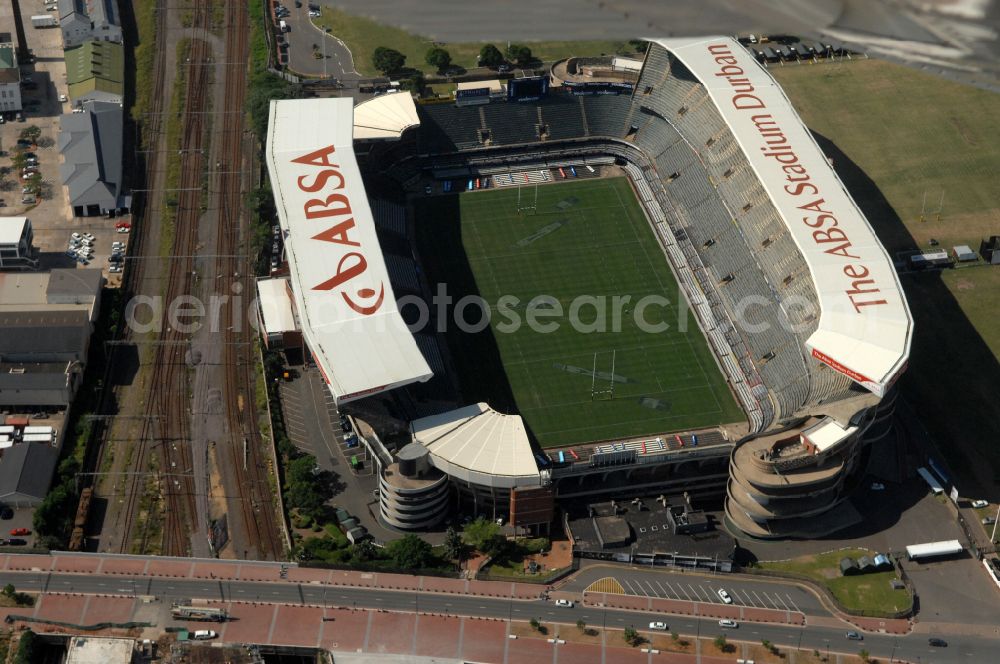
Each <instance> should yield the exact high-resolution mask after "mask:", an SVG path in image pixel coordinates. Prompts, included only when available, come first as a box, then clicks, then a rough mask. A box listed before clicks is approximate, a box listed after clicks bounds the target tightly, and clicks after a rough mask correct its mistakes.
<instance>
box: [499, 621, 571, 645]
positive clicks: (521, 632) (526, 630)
mask: <svg viewBox="0 0 1000 664" xmlns="http://www.w3.org/2000/svg"><path fill="white" fill-rule="evenodd" d="M539 628H540V629H537V630H536V629H534V628H533V627H532V626H531V624H530V623H526V622H516V623H511V625H510V633H511V634H514V635H516V636H517V638H519V639H550V638H553V635H554V634H555V625H552V624H550V623H541V624H540V625H539ZM567 631H569V630H567ZM563 638H566V637H563ZM566 640H567V641H568V640H569V639H566Z"/></svg>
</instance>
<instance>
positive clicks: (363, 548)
mask: <svg viewBox="0 0 1000 664" xmlns="http://www.w3.org/2000/svg"><path fill="white" fill-rule="evenodd" d="M377 557H378V549H376V548H375V544H374V543H372V541H371V540H370V539H363V540H361V541H360V542H358V543H357V544H354V545H352V546H351V560H352V561H355V562H362V563H363V562H368V561H369V560H374V559H375V558H377Z"/></svg>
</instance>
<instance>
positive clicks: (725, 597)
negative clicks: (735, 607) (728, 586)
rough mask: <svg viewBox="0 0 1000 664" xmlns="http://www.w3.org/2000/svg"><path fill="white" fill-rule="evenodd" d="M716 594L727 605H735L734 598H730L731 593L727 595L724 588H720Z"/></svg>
mask: <svg viewBox="0 0 1000 664" xmlns="http://www.w3.org/2000/svg"><path fill="white" fill-rule="evenodd" d="M716 594H717V595H718V596H719V599H721V600H722V601H723V602H724V603H725V604H732V603H733V598H732V597H730V596H729V593H727V592H726V591H725V590H723V589H722V588H719V589H718V590H717V591H716Z"/></svg>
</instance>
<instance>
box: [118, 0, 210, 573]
mask: <svg viewBox="0 0 1000 664" xmlns="http://www.w3.org/2000/svg"><path fill="white" fill-rule="evenodd" d="M210 20H211V5H210V4H208V3H202V4H200V5H196V6H195V7H194V9H193V16H192V24H193V26H194V28H195V30H197V29H204V30H207V29H208V26H209V21H210ZM188 43H189V45H190V47H189V50H188V54H187V60H188V63H189V64H190V65H191V66H190V67H188V70H187V78H186V80H185V105H184V111H183V115H182V118H181V127H182V134H181V151H180V155H179V158H180V160H181V165H180V182H179V191H178V194H177V204H176V208H175V212H176V216H175V219H174V238H173V244H172V246H171V248H170V256H172V257H173V258H170V259H169V260H168V261H167V265H168V266H169V269H168V276H167V281H166V292H165V293H164V301H165V302H166V303H171V302H174V301H175V300H176V299H177V298H178V297H180V296H181V295H187V294H190V293H191V292H192V285H193V283H192V282H193V279H192V268H193V258H192V256H194V254H195V252H196V249H197V235H198V220H199V217H200V215H201V174H202V172H203V170H204V163H203V162H204V156H203V150H204V144H205V141H206V124H205V123H206V114H205V113H204V111H205V109H206V108H207V102H208V100H207V94H208V90H209V85H210V78H209V76H210V69H209V63H210V60H211V49H210V47H209V45H208V43H207V41H205V40H204V39H199V38H197V37H195V38H192V39H191V40H190V41H189V42H188ZM145 230H146V232H153V230H154V229H145ZM155 230H157V231H158V230H159V229H155ZM188 340H189V338H188V336H187V335H186V334H183V333H181V332H179V331H177V330H174V329H172V328H170V327H167V328H166V329H164V330H162V331H161V333H160V336H159V338H158V340H157V341H158V342H159V343H157V344H156V345H155V346H154V350H153V358H152V363H151V366H150V371H149V374H148V379H147V383H146V390H147V394H146V399H145V405H144V409H143V420H142V425H141V427H140V435H139V442H138V444H137V446H136V449H135V451H134V452H133V464H132V472H133V475H132V476H131V477H132V478H133V479H132V481H131V482H130V483H129V484H130V486H129V487H128V493H127V497H126V501H127V502H126V505H125V507H124V508H123V510H122V511H121V512H120V513H119V519H120V526H119V532H120V533H121V537H120V540H119V542H118V549H119V551H120V552H122V553H127V552H131V551H137V552H140V553H145V552H147V551H148V550H150V548H151V547H153V546H154V545H156V544H158V545H159V546H158V547H157V548H158V549H159V550H160V552H161V553H163V554H165V555H172V556H183V555H187V554H188V552H189V550H190V538H191V535H192V524H193V519H194V515H195V514H196V509H197V506H196V504H195V488H194V481H193V478H192V477H191V474H190V473H191V468H192V461H193V460H192V459H191V452H190V446H189V445H188V441H189V440H190V397H189V396H188V393H189V385H188V380H187V374H186V371H184V370H183V369H182V368H181V367H183V366H184V357H183V356H184V352H185V350H184V348H185V346H184V342H186V341H188ZM154 453H155V454H156V457H155V460H156V462H157V463H158V471H159V472H158V473H157V474H156V477H157V478H158V480H157V485H156V486H150V485H149V478H150V477H151V475H149V474H148V473H147V471H148V470H149V467H150V463H151V462H152V461H153V460H154V458H153V457H152V456H151V454H154ZM157 494H158V496H157ZM144 496H146V497H148V499H149V501H151V502H150V503H147V504H146V505H143V504H142V499H143V497H144ZM152 501H162V510H163V518H162V522H160V520H158V519H156V517H155V512H156V510H154V509H152V507H153V505H152V504H151V503H152ZM140 512H145V518H144V519H143V520H142V521H141V522H140V523H137V522H136V517H137V516H138V515H139V513H140ZM139 525H141V528H138V529H137V526H139ZM159 525H162V527H163V530H162V533H161V534H160V536H159V541H158V542H155V541H153V538H154V537H156V535H157V528H158V526H159Z"/></svg>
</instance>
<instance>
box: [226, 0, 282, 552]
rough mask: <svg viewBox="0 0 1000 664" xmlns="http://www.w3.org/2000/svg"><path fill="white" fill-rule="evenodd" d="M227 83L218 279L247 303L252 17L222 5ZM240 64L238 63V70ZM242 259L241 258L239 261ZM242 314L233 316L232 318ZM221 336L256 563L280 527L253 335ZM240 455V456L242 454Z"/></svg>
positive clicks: (271, 547)
mask: <svg viewBox="0 0 1000 664" xmlns="http://www.w3.org/2000/svg"><path fill="white" fill-rule="evenodd" d="M225 23H226V54H225V62H226V63H227V66H226V70H225V71H226V75H225V76H226V82H225V91H226V92H225V101H224V108H223V113H224V117H226V118H231V120H230V121H229V122H228V123H227V126H226V128H225V130H224V131H223V132H222V133H221V135H222V141H221V151H220V154H221V155H222V159H223V163H222V168H221V169H220V172H219V175H218V177H219V182H218V184H219V191H220V213H219V220H218V221H219V223H218V225H217V233H218V235H217V243H216V246H217V248H218V254H219V255H220V257H219V258H218V259H217V260H216V274H217V275H236V276H234V278H235V279H237V280H238V283H239V284H240V285H241V287H242V288H241V289H240V290H241V292H242V293H244V294H246V295H247V297H246V298H244V300H248V299H249V297H250V295H251V294H252V293H253V292H254V290H255V284H254V278H253V277H254V267H255V266H254V264H253V257H252V256H251V249H252V247H251V238H250V233H249V230H250V229H249V226H248V225H247V224H245V223H243V220H245V219H246V218H247V215H246V214H245V205H244V196H243V192H244V187H243V186H242V184H243V182H242V178H241V174H242V173H243V172H248V171H250V170H251V168H252V164H250V163H248V162H247V160H246V155H247V153H248V150H247V149H246V147H247V146H246V143H245V138H244V132H243V115H242V113H240V110H241V109H242V107H243V100H244V99H245V97H246V86H247V74H246V67H245V66H243V63H246V62H247V60H248V57H249V49H248V46H249V43H248V35H249V32H250V26H249V14H248V12H247V8H246V5H245V4H244V3H239V2H231V3H227V5H226V22H225ZM237 63H239V64H237ZM237 256H245V257H246V258H242V259H241V258H237ZM243 313H244V312H240V311H237V312H235V314H236V315H237V316H240V315H242V314H243ZM235 327H236V326H233V327H229V326H226V329H225V330H224V335H225V339H224V343H225V345H224V348H225V352H224V358H225V359H224V364H225V366H226V381H225V383H226V388H225V389H226V393H225V403H226V414H227V419H228V429H229V432H230V440H229V451H230V455H229V456H230V458H231V459H232V465H231V468H232V470H233V477H234V479H235V484H236V488H237V495H236V500H237V501H238V502H239V504H240V515H241V520H242V523H243V535H244V537H245V538H246V540H247V542H246V543H245V546H244V549H246V550H247V551H248V552H249V551H250V550H251V549H255V550H256V551H255V553H256V554H257V555H256V557H257V558H261V559H270V560H277V559H279V558H280V557H281V556H282V554H283V553H284V541H283V539H282V538H281V537H280V532H281V529H283V525H279V524H280V523H281V522H280V520H279V518H278V516H277V508H276V504H275V500H274V496H273V494H272V491H271V484H270V482H269V481H268V466H267V456H266V454H265V448H264V445H265V444H270V441H266V443H265V441H264V440H263V439H262V437H261V435H260V430H259V428H258V426H257V419H256V418H257V413H258V412H259V411H258V406H259V404H256V403H255V395H256V381H257V375H256V371H255V369H254V367H255V366H256V365H255V357H256V353H255V352H254V350H255V345H254V341H255V335H254V334H253V332H252V330H246V329H243V327H242V326H240V328H239V329H235ZM244 450H245V452H244Z"/></svg>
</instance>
